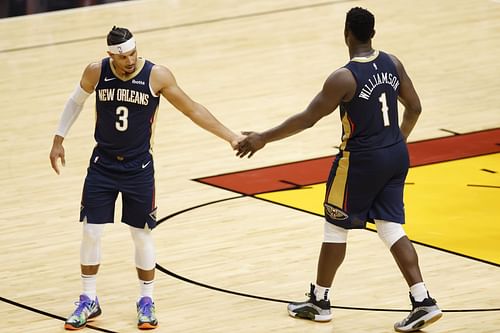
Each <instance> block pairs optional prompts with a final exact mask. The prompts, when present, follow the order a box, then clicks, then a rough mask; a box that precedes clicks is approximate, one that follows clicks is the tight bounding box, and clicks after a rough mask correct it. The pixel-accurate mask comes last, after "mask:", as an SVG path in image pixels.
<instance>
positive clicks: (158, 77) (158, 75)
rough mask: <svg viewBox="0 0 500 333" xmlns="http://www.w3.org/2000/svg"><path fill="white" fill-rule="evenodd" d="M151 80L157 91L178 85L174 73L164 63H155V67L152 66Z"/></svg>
mask: <svg viewBox="0 0 500 333" xmlns="http://www.w3.org/2000/svg"><path fill="white" fill-rule="evenodd" d="M150 82H151V88H152V89H153V91H154V92H155V93H158V92H160V91H163V90H164V89H169V88H172V87H175V86H176V85H177V83H176V81H175V77H174V74H173V73H172V72H171V71H170V69H168V68H167V67H165V66H163V65H153V68H151V77H150Z"/></svg>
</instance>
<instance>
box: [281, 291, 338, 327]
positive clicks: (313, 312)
mask: <svg viewBox="0 0 500 333" xmlns="http://www.w3.org/2000/svg"><path fill="white" fill-rule="evenodd" d="M314 287H315V286H314V284H311V291H310V292H309V293H307V294H306V296H309V299H308V300H307V301H304V302H297V303H290V304H288V314H289V315H290V316H292V317H295V318H302V319H309V320H314V321H330V320H332V311H331V310H330V301H327V300H319V301H317V300H316V296H315V295H314Z"/></svg>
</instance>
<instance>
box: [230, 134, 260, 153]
mask: <svg viewBox="0 0 500 333" xmlns="http://www.w3.org/2000/svg"><path fill="white" fill-rule="evenodd" d="M241 134H242V135H238V136H237V137H236V138H235V139H234V140H232V141H231V146H232V147H233V150H236V151H237V152H236V156H238V157H240V158H243V157H245V156H247V155H248V158H250V157H252V156H253V154H255V152H256V151H257V150H260V149H261V148H263V147H264V146H265V145H266V143H267V141H266V140H265V138H264V136H263V135H262V134H261V133H257V132H241Z"/></svg>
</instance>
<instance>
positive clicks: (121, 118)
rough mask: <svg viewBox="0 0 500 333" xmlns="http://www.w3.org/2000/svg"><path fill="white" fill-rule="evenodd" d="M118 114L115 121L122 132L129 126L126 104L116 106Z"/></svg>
mask: <svg viewBox="0 0 500 333" xmlns="http://www.w3.org/2000/svg"><path fill="white" fill-rule="evenodd" d="M116 115H117V116H118V119H117V120H116V122H115V127H116V129H117V130H119V131H120V132H124V131H126V130H127V128H128V109H127V107H125V106H119V107H117V108H116Z"/></svg>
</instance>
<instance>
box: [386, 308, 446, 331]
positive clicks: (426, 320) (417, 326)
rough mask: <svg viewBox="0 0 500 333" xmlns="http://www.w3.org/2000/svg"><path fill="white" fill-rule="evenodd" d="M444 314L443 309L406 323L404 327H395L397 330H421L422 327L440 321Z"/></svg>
mask: <svg viewBox="0 0 500 333" xmlns="http://www.w3.org/2000/svg"><path fill="white" fill-rule="evenodd" d="M442 316H443V313H442V312H441V311H439V312H437V313H436V312H431V313H429V314H427V315H425V316H423V317H422V318H421V319H420V320H419V321H417V322H416V323H414V324H412V325H406V326H404V327H394V330H396V331H397V332H415V331H420V330H421V329H422V328H424V327H427V326H429V325H430V324H432V323H434V322H436V321H438V320H439V319H440V318H441V317H442Z"/></svg>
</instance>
